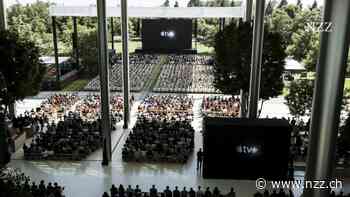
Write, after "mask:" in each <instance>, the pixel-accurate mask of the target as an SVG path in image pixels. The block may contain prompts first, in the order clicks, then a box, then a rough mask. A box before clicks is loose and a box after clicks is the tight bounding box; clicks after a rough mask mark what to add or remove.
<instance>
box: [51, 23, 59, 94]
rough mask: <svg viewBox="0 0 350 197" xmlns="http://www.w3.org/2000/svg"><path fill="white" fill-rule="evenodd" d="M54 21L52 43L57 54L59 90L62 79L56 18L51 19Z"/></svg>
mask: <svg viewBox="0 0 350 197" xmlns="http://www.w3.org/2000/svg"><path fill="white" fill-rule="evenodd" d="M51 19H52V41H53V50H54V54H55V66H56V85H57V89H59V88H60V77H61V69H60V65H59V59H58V41H57V29H56V17H55V16H53V17H51Z"/></svg>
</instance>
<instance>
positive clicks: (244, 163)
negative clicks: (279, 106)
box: [203, 117, 291, 180]
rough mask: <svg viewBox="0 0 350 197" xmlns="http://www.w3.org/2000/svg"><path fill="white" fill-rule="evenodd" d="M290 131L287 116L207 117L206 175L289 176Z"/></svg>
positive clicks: (269, 177) (212, 176)
mask: <svg viewBox="0 0 350 197" xmlns="http://www.w3.org/2000/svg"><path fill="white" fill-rule="evenodd" d="M290 132H291V127H290V126H289V123H288V121H286V120H278V119H255V120H250V119H239V118H236V119H230V118H210V117H206V118H204V140H203V148H204V150H203V151H204V162H203V177H204V178H215V179H216V178H219V179H245V180H246V179H247V180H256V179H257V178H266V179H269V180H281V179H282V180H283V179H286V178H287V177H288V176H287V175H288V161H289V160H288V159H289V146H290Z"/></svg>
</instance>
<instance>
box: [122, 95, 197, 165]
mask: <svg viewBox="0 0 350 197" xmlns="http://www.w3.org/2000/svg"><path fill="white" fill-rule="evenodd" d="M192 106H193V99H192V98H190V97H185V96H175V95H167V96H148V97H146V98H145V99H144V101H143V102H142V103H141V104H140V106H139V107H138V111H139V115H138V118H137V121H136V124H135V126H134V128H133V129H132V132H131V133H130V135H129V136H128V138H127V140H126V142H125V145H124V147H123V151H122V157H123V160H124V161H136V162H176V163H185V162H186V161H187V159H188V158H189V156H190V155H191V153H192V152H193V148H194V129H193V128H192V126H191V121H192V119H193V112H192Z"/></svg>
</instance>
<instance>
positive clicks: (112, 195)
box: [102, 184, 350, 197]
mask: <svg viewBox="0 0 350 197" xmlns="http://www.w3.org/2000/svg"><path fill="white" fill-rule="evenodd" d="M236 196H238V195H236V191H235V189H234V188H233V187H231V188H230V190H229V192H227V193H226V192H225V193H224V192H222V191H220V189H219V188H218V187H214V188H210V187H206V188H202V187H201V186H198V187H197V188H193V187H183V188H179V187H178V186H175V187H174V188H173V189H171V188H170V187H169V186H166V187H165V189H164V190H160V189H158V188H157V187H156V186H155V185H152V187H151V188H150V189H149V190H147V191H142V189H141V188H140V186H139V185H136V186H135V187H132V186H131V185H128V186H127V187H125V186H124V185H122V184H120V185H119V186H116V185H114V184H113V185H112V187H111V188H110V190H109V192H104V193H103V194H102V197H236ZM253 196H254V197H294V196H295V195H294V193H293V191H292V190H291V189H288V190H287V189H286V190H283V189H279V190H278V191H277V190H272V191H268V190H264V191H256V192H255V193H254V194H253ZM329 196H330V197H350V194H344V192H343V191H340V192H337V193H336V192H335V191H331V192H330V194H329Z"/></svg>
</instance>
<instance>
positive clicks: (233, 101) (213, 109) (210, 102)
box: [202, 96, 240, 117]
mask: <svg viewBox="0 0 350 197" xmlns="http://www.w3.org/2000/svg"><path fill="white" fill-rule="evenodd" d="M239 111H240V99H239V98H238V97H234V96H228V97H224V96H212V97H204V98H203V102H202V113H203V114H204V115H205V116H215V117H237V116H239Z"/></svg>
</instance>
